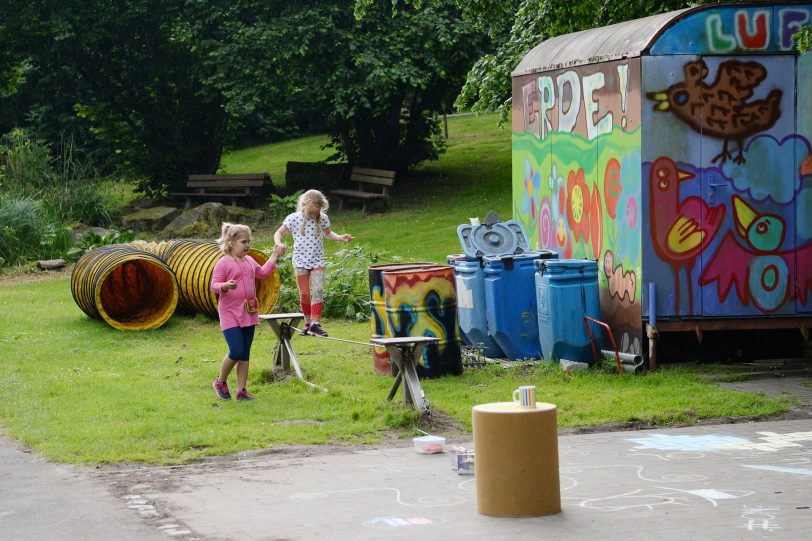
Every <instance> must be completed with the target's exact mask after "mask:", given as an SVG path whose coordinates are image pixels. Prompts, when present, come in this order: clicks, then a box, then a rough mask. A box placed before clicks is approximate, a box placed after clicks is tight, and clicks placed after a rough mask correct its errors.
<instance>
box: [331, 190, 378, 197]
mask: <svg viewBox="0 0 812 541" xmlns="http://www.w3.org/2000/svg"><path fill="white" fill-rule="evenodd" d="M330 194H331V195H342V196H346V197H356V198H358V199H388V196H387V195H385V194H382V193H374V192H362V191H360V190H331V191H330Z"/></svg>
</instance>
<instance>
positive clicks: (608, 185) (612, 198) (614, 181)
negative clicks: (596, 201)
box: [603, 158, 623, 219]
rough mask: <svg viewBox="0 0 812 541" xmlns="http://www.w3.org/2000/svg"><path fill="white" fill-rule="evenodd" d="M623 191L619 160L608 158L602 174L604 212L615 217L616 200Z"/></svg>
mask: <svg viewBox="0 0 812 541" xmlns="http://www.w3.org/2000/svg"><path fill="white" fill-rule="evenodd" d="M622 193H623V181H622V177H621V175H620V162H619V161H617V159H615V158H609V161H608V162H606V171H604V174H603V199H604V201H605V202H606V213H607V214H608V215H609V216H610V217H611V218H612V219H615V218H617V200H618V199H620V195H621V194H622Z"/></svg>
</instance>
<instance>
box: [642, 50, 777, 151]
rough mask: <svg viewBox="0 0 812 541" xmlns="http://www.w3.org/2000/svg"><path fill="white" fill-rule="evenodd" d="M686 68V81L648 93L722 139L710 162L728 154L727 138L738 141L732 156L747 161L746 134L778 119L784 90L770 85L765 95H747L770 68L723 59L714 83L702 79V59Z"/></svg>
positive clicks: (684, 119)
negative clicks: (734, 155) (718, 149)
mask: <svg viewBox="0 0 812 541" xmlns="http://www.w3.org/2000/svg"><path fill="white" fill-rule="evenodd" d="M684 71H685V80H684V81H681V82H679V83H676V84H673V85H671V86H670V87H669V88H667V89H666V90H665V91H663V92H649V93H648V94H647V96H648V97H649V99H652V100H655V101H656V102H657V105H656V107H655V108H656V109H657V110H659V111H671V112H673V113H674V116H676V117H677V118H679V119H680V120H681V121H682V122H685V123H686V124H687V125H688V126H690V127H691V129H693V130H694V131H696V132H698V133H700V134H702V135H703V136H709V137H715V138H717V139H721V140H722V142H723V146H722V151H721V152H720V153H719V154H717V155H716V156H714V157H713V158H712V159H711V162H716V161H717V160H721V163H725V162H726V161H727V160H728V159H730V158H731V157H732V155H731V154H730V150H729V149H728V144H729V142H730V141H734V142H735V143H736V144H737V147H738V149H739V153H738V155H737V156H736V157H734V158H733V160H734V161H735V162H736V163H743V162H744V157H743V156H742V151H743V149H744V140H745V139H746V138H748V137H750V136H751V135H754V134H756V133H759V132H762V131H765V130H768V129H770V128H772V127H773V126H774V125H775V122H776V120H778V117H779V116H780V114H781V109H780V107H779V105H780V103H781V90H780V89H773V90H771V91H770V93H769V94H768V95H767V97H766V98H765V99H763V100H755V101H748V100H750V99H751V98H752V97H753V89H754V88H755V87H756V86H758V85H759V84H761V82H762V81H763V80H764V79H765V78H766V77H767V70H766V69H765V68H764V66H763V65H761V64H759V63H758V62H739V61H738V60H729V61H726V62H723V63H722V64H721V65H720V66H719V70H718V72H717V74H716V80H715V81H714V82H713V83H712V84H710V85H708V84H705V83H704V82H703V79H705V77H707V76H708V66H706V65H705V62H704V61H703V60H697V61H695V62H688V63H687V64H685V68H684Z"/></svg>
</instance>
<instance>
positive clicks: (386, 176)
mask: <svg viewBox="0 0 812 541" xmlns="http://www.w3.org/2000/svg"><path fill="white" fill-rule="evenodd" d="M350 181H351V182H353V183H355V185H356V189H343V188H342V189H338V190H330V195H335V196H338V197H339V200H338V210H341V207H342V206H343V204H344V200H345V199H358V200H361V201H363V202H364V205H363V207H362V208H361V213H362V214H366V211H367V203H369V202H370V201H383V203H384V204H385V205H386V206H387V207H388V206H389V188H391V187H392V185H394V184H395V172H394V171H387V170H385V169H368V168H366V167H353V168H352V170H351V171H350Z"/></svg>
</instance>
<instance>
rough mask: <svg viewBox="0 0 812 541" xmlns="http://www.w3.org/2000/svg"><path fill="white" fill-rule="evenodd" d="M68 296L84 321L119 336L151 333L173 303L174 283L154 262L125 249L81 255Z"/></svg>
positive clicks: (162, 265) (136, 250)
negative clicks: (90, 320)
mask: <svg viewBox="0 0 812 541" xmlns="http://www.w3.org/2000/svg"><path fill="white" fill-rule="evenodd" d="M70 285H71V294H72V295H73V299H74V300H75V301H76V304H77V305H78V306H79V308H81V310H82V311H83V312H84V313H85V314H87V315H88V316H90V317H92V318H94V319H102V320H104V321H105V322H107V323H108V324H109V325H110V326H111V327H113V328H115V329H118V330H123V331H141V330H151V329H156V328H158V327H160V326H161V325H163V324H164V323H166V321H167V320H168V319H169V318H170V317H172V314H173V313H174V312H175V308H176V305H177V303H178V296H179V290H178V283H177V280H176V279H175V275H174V273H173V272H172V270H171V269H170V268H169V266H168V265H167V264H166V263H165V262H164V261H162V260H161V258H159V257H158V256H156V255H154V254H151V253H149V252H147V251H145V250H141V249H139V248H136V247H132V246H127V245H110V246H104V247H101V248H97V249H95V250H91V251H90V252H88V253H86V254H85V255H83V256H82V257H81V258H80V259H79V261H77V262H76V265H75V266H74V267H73V272H72V273H71V284H70Z"/></svg>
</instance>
